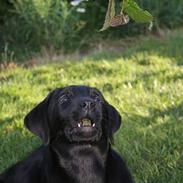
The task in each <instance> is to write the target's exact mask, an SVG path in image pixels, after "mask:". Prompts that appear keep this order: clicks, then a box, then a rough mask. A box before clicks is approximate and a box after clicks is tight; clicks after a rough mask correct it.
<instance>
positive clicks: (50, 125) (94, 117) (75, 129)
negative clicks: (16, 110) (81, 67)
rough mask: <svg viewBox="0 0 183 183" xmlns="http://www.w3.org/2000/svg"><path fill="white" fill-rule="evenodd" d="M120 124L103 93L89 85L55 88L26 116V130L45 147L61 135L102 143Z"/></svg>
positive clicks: (72, 139)
mask: <svg viewBox="0 0 183 183" xmlns="http://www.w3.org/2000/svg"><path fill="white" fill-rule="evenodd" d="M120 124H121V117H120V115H119V113H118V112H117V111H116V109H115V108H114V107H113V106H111V105H110V104H108V103H107V102H106V100H105V99H104V97H103V96H102V94H101V92H100V91H98V90H97V89H95V88H91V87H87V86H69V87H66V88H60V89H55V90H54V91H52V92H51V93H50V94H49V95H48V96H47V97H46V99H44V100H43V101H42V102H41V103H40V104H38V105H37V106H36V107H35V108H34V109H33V110H32V111H31V112H30V113H29V114H28V115H27V116H26V117H25V125H26V127H27V128H28V129H29V130H30V131H32V132H33V133H35V134H36V135H38V136H39V137H40V138H41V139H42V140H43V142H44V143H45V144H49V143H50V141H51V140H52V139H54V138H56V137H58V136H60V137H62V136H64V137H65V138H66V139H67V140H68V141H70V142H88V141H92V142H93V141H99V140H100V138H101V136H102V135H103V136H105V137H106V138H107V137H110V136H112V134H113V133H114V132H115V131H117V129H118V128H119V127H120Z"/></svg>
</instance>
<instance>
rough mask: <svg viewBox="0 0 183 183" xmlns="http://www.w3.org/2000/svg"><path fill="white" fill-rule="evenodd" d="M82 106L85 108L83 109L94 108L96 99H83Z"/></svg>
mask: <svg viewBox="0 0 183 183" xmlns="http://www.w3.org/2000/svg"><path fill="white" fill-rule="evenodd" d="M80 106H81V107H82V108H83V109H92V108H94V107H95V102H94V101H90V100H85V101H82V102H81V104H80Z"/></svg>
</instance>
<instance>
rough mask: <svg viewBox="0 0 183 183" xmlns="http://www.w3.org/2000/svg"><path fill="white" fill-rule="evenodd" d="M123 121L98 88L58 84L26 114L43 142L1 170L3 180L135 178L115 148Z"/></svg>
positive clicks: (46, 182)
mask: <svg viewBox="0 0 183 183" xmlns="http://www.w3.org/2000/svg"><path fill="white" fill-rule="evenodd" d="M86 119H87V120H86ZM85 121H87V122H88V123H86V124H85ZM120 124H121V116H120V114H119V113H118V112H117V110H116V109H115V108H114V107H113V106H111V105H110V104H108V103H107V102H106V100H105V99H104V97H103V96H102V94H101V93H100V92H99V91H98V90H97V89H95V88H91V87H87V86H69V87H66V88H59V89H55V90H54V91H52V92H51V93H50V94H49V95H48V96H47V97H46V99H44V100H43V101H42V102H41V103H40V104H38V105H37V106H36V107H35V108H34V109H33V110H32V111H31V112H30V113H28V114H27V116H26V117H25V126H26V127H27V128H28V129H29V130H30V131H31V132H33V133H34V134H36V135H37V136H39V137H40V138H41V139H42V141H43V143H44V145H43V146H41V147H40V148H39V149H38V150H36V151H35V152H33V153H32V154H31V155H30V156H29V157H28V158H27V159H25V160H23V161H21V162H19V163H17V164H16V165H14V166H12V167H11V168H9V169H8V170H6V171H5V172H4V173H2V174H1V175H0V183H133V180H132V177H131V175H130V172H129V171H128V169H127V167H126V165H125V163H124V161H123V160H122V158H121V157H120V156H119V155H118V154H117V153H116V152H115V151H114V150H113V149H112V148H111V141H112V136H113V134H114V133H115V132H116V131H117V130H118V129H119V127H120ZM80 125H82V126H80Z"/></svg>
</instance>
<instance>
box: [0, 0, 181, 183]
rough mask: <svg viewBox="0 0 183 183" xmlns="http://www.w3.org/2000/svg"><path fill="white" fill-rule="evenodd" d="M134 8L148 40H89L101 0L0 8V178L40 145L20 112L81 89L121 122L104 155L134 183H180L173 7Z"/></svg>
mask: <svg viewBox="0 0 183 183" xmlns="http://www.w3.org/2000/svg"><path fill="white" fill-rule="evenodd" d="M137 2H138V3H139V4H140V6H141V7H143V8H145V9H147V10H149V11H150V12H151V13H152V14H153V15H154V17H155V22H154V27H153V30H152V32H149V31H148V25H144V24H143V25H142V24H141V25H140V24H138V25H137V24H135V23H134V22H132V21H131V22H130V23H129V24H128V25H126V26H121V27H118V28H115V29H112V28H110V29H109V30H107V31H105V32H102V33H101V32H99V31H98V30H99V29H100V28H101V27H102V24H103V21H104V18H105V13H106V9H107V3H108V2H107V1H103V0H98V1H91V0H90V1H84V2H82V3H81V4H79V5H78V6H72V5H71V4H70V2H69V1H64V0H63V1H60V0H16V1H14V0H0V172H1V171H3V170H4V169H5V168H7V167H8V166H10V165H12V164H13V163H15V162H17V161H18V160H21V159H22V158H24V157H26V155H27V154H28V153H29V152H31V151H32V150H33V149H35V148H36V147H38V146H39V145H40V144H41V141H40V140H39V139H38V138H37V137H35V136H33V135H32V134H30V133H29V132H28V131H27V130H26V129H25V128H24V127H23V118H24V116H25V115H26V114H27V112H29V111H30V110H31V109H32V108H33V107H34V106H35V105H36V104H37V103H39V102H40V101H41V100H42V99H43V98H44V97H45V96H46V95H47V94H48V92H49V91H51V90H52V89H54V88H56V87H62V86H66V85H71V84H86V85H90V86H95V87H97V88H99V89H100V90H101V91H102V92H103V93H104V96H105V97H106V98H107V100H108V101H109V102H110V103H111V104H112V105H114V106H115V107H116V108H117V109H118V110H119V111H120V113H121V114H122V117H123V124H122V126H121V129H120V130H119V131H118V133H117V135H116V136H115V145H114V148H116V149H117V150H118V152H120V154H121V155H122V156H123V157H124V159H125V160H126V162H127V164H128V166H129V168H130V170H131V171H132V174H133V176H134V177H135V180H136V182H137V183H166V182H167V183H182V182H183V174H182V172H183V145H182V144H183V133H182V132H183V94H182V91H183V67H182V66H183V29H182V24H183V1H182V0H172V1H167V0H162V1H150V0H138V1H137ZM118 3H119V1H118ZM78 8H79V9H78ZM81 11H82V12H81ZM83 11H84V12H83Z"/></svg>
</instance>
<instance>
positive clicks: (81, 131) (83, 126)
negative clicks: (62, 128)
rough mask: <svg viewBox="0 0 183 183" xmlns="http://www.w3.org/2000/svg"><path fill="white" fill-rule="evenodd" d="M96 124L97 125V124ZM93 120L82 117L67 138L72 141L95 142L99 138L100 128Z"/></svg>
mask: <svg viewBox="0 0 183 183" xmlns="http://www.w3.org/2000/svg"><path fill="white" fill-rule="evenodd" d="M97 124H98V123H97ZM97 124H96V123H95V122H94V120H93V119H91V118H88V117H84V118H81V119H80V120H79V122H77V123H76V124H75V126H74V127H72V128H70V130H69V134H68V135H69V138H70V139H71V140H72V141H77V142H79V141H85V142H86V141H96V140H99V138H100V136H101V129H100V126H99V125H97Z"/></svg>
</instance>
